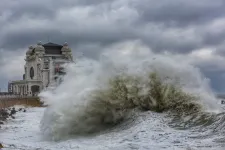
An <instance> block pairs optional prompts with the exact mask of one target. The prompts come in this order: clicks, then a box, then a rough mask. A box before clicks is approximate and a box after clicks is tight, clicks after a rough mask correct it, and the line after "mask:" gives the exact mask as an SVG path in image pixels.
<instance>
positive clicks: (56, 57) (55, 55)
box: [8, 42, 73, 96]
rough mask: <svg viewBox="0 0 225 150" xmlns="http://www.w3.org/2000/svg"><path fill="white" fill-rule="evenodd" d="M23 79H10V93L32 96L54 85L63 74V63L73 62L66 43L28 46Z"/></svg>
mask: <svg viewBox="0 0 225 150" xmlns="http://www.w3.org/2000/svg"><path fill="white" fill-rule="evenodd" d="M25 61H26V63H25V65H24V74H23V80H17V81H12V82H10V83H9V85H8V91H9V93H12V94H19V95H26V96H34V95H37V94H38V93H39V92H40V91H41V90H44V89H47V88H49V87H51V86H55V85H56V84H57V83H58V79H59V78H58V77H59V76H61V75H64V74H65V72H64V67H63V66H64V65H65V64H68V63H71V62H73V56H72V52H71V49H70V48H69V46H68V44H67V43H65V44H64V45H58V44H55V43H46V44H42V43H41V42H38V43H37V45H36V46H30V47H29V48H28V50H27V52H26V58H25Z"/></svg>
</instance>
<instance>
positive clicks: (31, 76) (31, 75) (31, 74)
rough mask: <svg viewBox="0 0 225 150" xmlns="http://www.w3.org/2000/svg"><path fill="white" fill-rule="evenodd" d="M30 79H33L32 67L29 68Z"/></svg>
mask: <svg viewBox="0 0 225 150" xmlns="http://www.w3.org/2000/svg"><path fill="white" fill-rule="evenodd" d="M30 78H31V79H33V78H34V68H33V67H31V68H30Z"/></svg>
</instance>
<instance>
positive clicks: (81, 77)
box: [40, 41, 218, 139]
mask: <svg viewBox="0 0 225 150" xmlns="http://www.w3.org/2000/svg"><path fill="white" fill-rule="evenodd" d="M76 62H77V63H76V64H71V65H69V66H68V67H67V68H66V70H67V74H66V75H65V77H64V79H63V82H62V83H61V84H60V85H59V86H58V87H56V89H54V90H49V91H44V92H42V93H41V94H40V97H41V98H42V100H43V101H44V102H45V103H46V104H48V107H47V108H46V111H45V113H44V115H43V118H42V120H41V130H42V131H43V133H44V134H45V135H48V136H51V137H53V138H54V139H60V138H62V137H65V136H69V135H84V134H90V133H96V132H100V131H103V129H108V128H109V127H113V126H115V125H117V124H119V123H121V122H122V121H125V120H127V119H129V118H130V117H131V116H132V115H134V114H135V112H137V111H149V110H150V111H155V112H159V113H161V112H166V113H167V114H168V115H170V116H173V119H174V118H179V119H180V120H182V119H183V120H185V119H187V118H188V117H189V118H190V117H193V116H195V118H196V116H198V115H199V114H202V113H204V115H205V114H206V112H215V111H218V106H217V104H216V103H217V101H216V98H215V96H214V94H213V92H212V91H211V89H210V86H209V80H208V79H206V78H205V77H204V76H203V75H202V74H201V72H200V70H199V69H198V68H196V67H194V66H192V65H191V63H190V62H189V60H188V59H187V58H185V57H184V56H182V55H172V54H155V53H153V52H152V51H151V50H150V49H149V48H148V47H146V46H144V45H143V44H142V43H141V42H139V41H132V42H125V43H119V44H117V45H114V46H112V47H110V48H108V49H106V50H104V53H102V54H101V57H100V59H99V60H97V61H95V60H90V59H85V58H82V59H79V60H77V61H76ZM204 115H203V116H202V115H201V117H202V118H204ZM174 116H175V117H174ZM206 116H207V115H206Z"/></svg>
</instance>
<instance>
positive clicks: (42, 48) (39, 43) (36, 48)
mask: <svg viewBox="0 0 225 150" xmlns="http://www.w3.org/2000/svg"><path fill="white" fill-rule="evenodd" d="M44 51H45V48H44V47H43V46H42V43H41V41H39V42H38V43H37V46H36V47H35V52H44Z"/></svg>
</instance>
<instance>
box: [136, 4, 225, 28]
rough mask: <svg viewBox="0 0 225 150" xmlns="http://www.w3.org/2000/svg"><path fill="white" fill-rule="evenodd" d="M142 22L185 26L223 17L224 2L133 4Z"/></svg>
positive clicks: (224, 11) (224, 10)
mask: <svg viewBox="0 0 225 150" xmlns="http://www.w3.org/2000/svg"><path fill="white" fill-rule="evenodd" d="M134 7H136V8H138V9H137V10H139V12H140V14H141V19H142V21H143V22H146V21H154V22H161V23H164V24H166V25H171V26H179V25H181V26H187V25H191V24H199V23H204V22H207V21H211V20H212V19H215V18H217V17H223V16H224V13H225V9H223V8H224V7H225V1H224V0H214V1H212V0H201V1H196V0H188V1H183V0H169V1H160V2H159V1H158V0H150V1H149V0H143V1H142V2H136V3H134Z"/></svg>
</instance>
